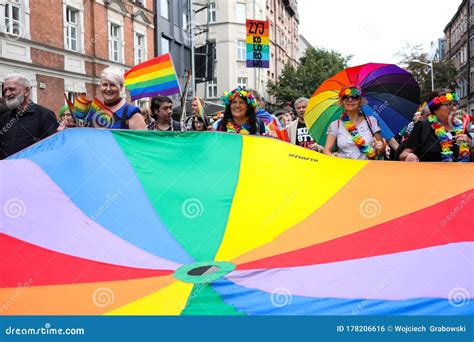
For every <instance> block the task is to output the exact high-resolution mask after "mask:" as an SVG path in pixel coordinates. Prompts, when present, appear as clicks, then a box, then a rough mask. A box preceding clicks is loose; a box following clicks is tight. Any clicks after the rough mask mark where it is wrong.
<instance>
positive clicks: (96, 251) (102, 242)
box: [0, 159, 180, 270]
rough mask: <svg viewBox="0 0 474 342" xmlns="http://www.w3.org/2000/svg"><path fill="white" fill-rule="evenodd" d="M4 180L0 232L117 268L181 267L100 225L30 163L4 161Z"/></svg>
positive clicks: (0, 165)
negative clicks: (117, 266) (118, 266)
mask: <svg viewBox="0 0 474 342" xmlns="http://www.w3.org/2000/svg"><path fill="white" fill-rule="evenodd" d="M0 177H1V179H3V180H8V182H3V184H2V190H1V191H0V205H1V206H2V208H3V210H0V233H5V234H7V235H10V236H12V237H15V238H17V239H20V240H24V241H27V242H29V243H32V244H34V245H37V246H40V247H43V248H46V249H49V250H53V251H56V252H60V253H64V254H68V255H72V256H77V257H81V258H85V259H90V260H94V261H100V262H104V263H110V264H114V265H121V266H128V267H137V268H147V269H160V270H174V269H176V268H178V267H179V266H180V264H178V263H174V262H171V261H168V260H166V259H162V258H160V257H157V256H154V255H152V254H150V253H147V252H145V251H142V250H141V249H139V248H137V247H136V246H134V245H132V244H130V243H128V242H127V241H125V240H123V239H121V238H119V237H117V236H116V235H114V234H112V233H111V232H110V231H108V230H107V229H105V228H103V227H102V226H101V225H99V224H97V223H96V222H95V221H94V220H93V219H91V218H90V217H88V216H86V215H85V214H84V213H83V212H82V211H80V210H79V209H78V208H77V207H76V206H75V205H74V203H72V201H71V200H70V198H69V197H67V196H66V195H65V194H64V192H63V191H62V190H61V189H60V188H59V187H58V186H57V185H56V183H54V182H53V181H52V180H51V178H49V176H48V175H47V174H46V173H45V172H44V171H43V170H42V169H41V168H40V167H39V166H38V165H36V164H35V163H33V162H32V161H29V160H26V159H18V160H4V161H2V162H0ZM72 181H73V180H72ZM84 191H87V189H85V190H84ZM105 205H106V203H104V206H105Z"/></svg>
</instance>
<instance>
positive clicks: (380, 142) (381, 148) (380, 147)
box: [374, 132, 387, 155]
mask: <svg viewBox="0 0 474 342" xmlns="http://www.w3.org/2000/svg"><path fill="white" fill-rule="evenodd" d="M386 147H387V144H386V143H385V141H384V139H383V138H382V136H381V135H380V133H379V132H377V133H375V134H374V148H375V150H376V152H377V154H378V155H382V154H384V153H385V148H386Z"/></svg>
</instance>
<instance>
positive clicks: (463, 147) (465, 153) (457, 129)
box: [428, 115, 470, 163]
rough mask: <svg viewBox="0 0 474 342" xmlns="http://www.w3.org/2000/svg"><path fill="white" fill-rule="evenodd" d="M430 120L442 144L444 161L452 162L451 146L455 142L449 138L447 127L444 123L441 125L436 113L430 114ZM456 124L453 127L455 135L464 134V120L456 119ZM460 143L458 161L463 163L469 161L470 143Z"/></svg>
mask: <svg viewBox="0 0 474 342" xmlns="http://www.w3.org/2000/svg"><path fill="white" fill-rule="evenodd" d="M428 121H429V123H431V127H432V128H433V130H434V132H435V134H436V137H437V138H438V142H439V144H440V145H441V160H442V161H443V162H452V161H453V151H451V148H452V147H453V142H452V141H451V139H449V137H448V133H447V132H446V129H445V128H444V126H443V125H441V123H440V122H439V120H438V118H437V117H436V115H429V116H428ZM454 124H455V125H454V128H453V133H454V136H456V135H459V134H462V131H463V126H462V122H460V121H459V120H456V119H455V120H454ZM458 145H459V156H458V160H457V161H458V162H462V163H466V162H468V161H469V155H470V151H469V145H468V143H467V142H462V143H460V144H458Z"/></svg>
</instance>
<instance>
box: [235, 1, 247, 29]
mask: <svg viewBox="0 0 474 342" xmlns="http://www.w3.org/2000/svg"><path fill="white" fill-rule="evenodd" d="M236 13H237V22H238V23H241V24H245V19H247V7H246V6H245V4H243V3H240V2H238V3H237V11H236Z"/></svg>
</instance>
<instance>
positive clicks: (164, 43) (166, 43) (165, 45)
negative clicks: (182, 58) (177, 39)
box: [161, 37, 170, 54]
mask: <svg viewBox="0 0 474 342" xmlns="http://www.w3.org/2000/svg"><path fill="white" fill-rule="evenodd" d="M167 52H170V40H169V39H168V38H165V37H161V54H164V53H167Z"/></svg>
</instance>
